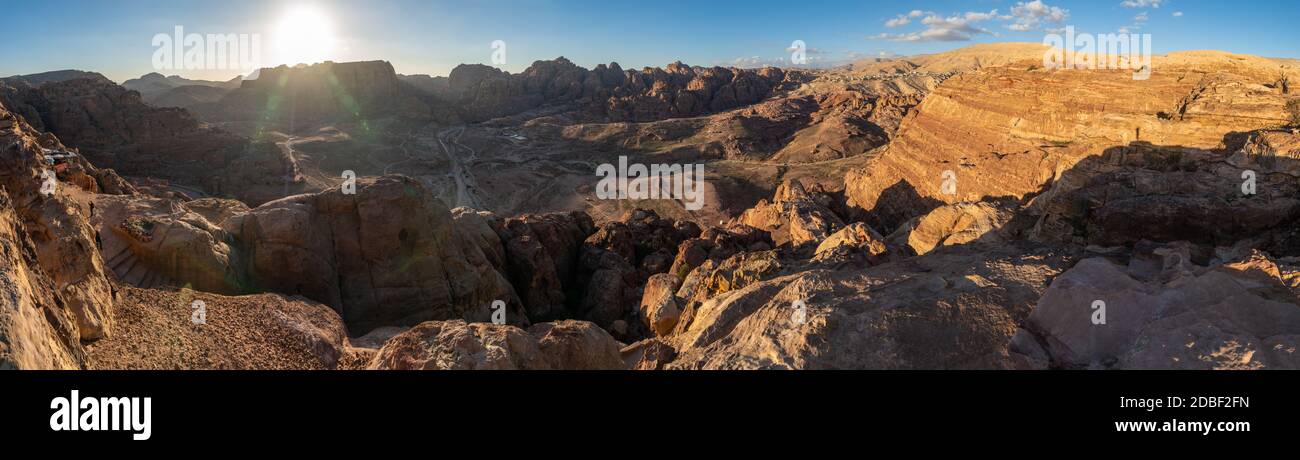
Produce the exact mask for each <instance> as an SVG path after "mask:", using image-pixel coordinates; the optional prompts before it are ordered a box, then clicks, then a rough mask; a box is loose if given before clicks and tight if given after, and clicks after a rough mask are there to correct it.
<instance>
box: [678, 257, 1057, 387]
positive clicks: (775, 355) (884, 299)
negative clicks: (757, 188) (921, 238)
mask: <svg viewBox="0 0 1300 460" xmlns="http://www.w3.org/2000/svg"><path fill="white" fill-rule="evenodd" d="M1068 261H1069V259H1068V257H1067V256H1065V255H1064V254H1062V253H1061V252H1060V251H1057V250H1053V249H1051V248H1045V247H1034V246H1021V245H1003V246H983V247H978V248H973V247H959V248H945V249H942V250H939V251H935V252H932V253H930V254H927V255H925V256H921V257H915V258H910V259H906V260H904V261H900V262H891V263H886V264H882V265H878V266H874V267H869V268H865V269H848V270H825V269H815V268H814V269H810V270H806V271H801V270H798V269H797V268H794V267H787V268H785V269H783V271H782V272H779V273H776V274H769V275H765V276H761V277H759V279H758V280H757V281H751V282H748V283H745V284H742V283H737V284H736V286H738V287H736V288H734V289H725V290H720V291H719V293H718V294H712V295H705V296H704V298H707V300H705V301H703V302H701V303H699V305H698V306H697V307H695V308H694V312H693V313H691V314H690V317H689V318H687V315H683V318H682V320H681V321H680V322H679V324H678V328H677V331H675V333H674V335H672V336H671V337H669V338H668V342H669V343H670V344H672V345H673V347H674V348H675V349H676V350H677V351H678V355H677V357H676V359H674V360H673V361H672V362H671V363H669V365H668V368H672V369H757V368H765V369H766V368H779V369H827V368H836V369H904V368H906V369H917V368H920V369H956V368H1021V367H1031V365H1030V363H1029V362H1028V361H1027V360H1025V359H1023V358H1022V357H1020V356H1017V355H1013V354H1011V353H1010V352H1009V345H1008V343H1009V342H1010V340H1011V337H1012V335H1013V334H1014V333H1015V332H1016V327H1017V325H1018V324H1020V323H1021V322H1023V321H1024V320H1025V319H1026V318H1027V317H1028V316H1029V314H1030V312H1031V311H1032V309H1033V306H1034V304H1035V303H1036V302H1037V301H1038V299H1039V297H1040V295H1041V294H1042V292H1043V291H1044V290H1046V289H1047V284H1048V283H1049V281H1050V280H1051V278H1052V277H1054V276H1056V275H1057V274H1059V273H1060V272H1061V271H1062V270H1064V269H1065V268H1066V267H1067V266H1068ZM791 272H793V274H788V275H782V274H780V273H791ZM773 275H775V276H773ZM706 292H707V291H706Z"/></svg>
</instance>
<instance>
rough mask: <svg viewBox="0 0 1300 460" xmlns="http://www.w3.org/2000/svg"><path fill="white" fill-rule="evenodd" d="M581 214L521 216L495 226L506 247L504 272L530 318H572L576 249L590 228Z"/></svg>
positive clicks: (575, 298) (587, 218)
mask: <svg viewBox="0 0 1300 460" xmlns="http://www.w3.org/2000/svg"><path fill="white" fill-rule="evenodd" d="M593 227H594V225H593V224H592V222H591V217H590V216H587V215H586V214H585V213H577V212H575V213H567V214H558V213H557V214H544V215H523V216H520V217H512V218H508V219H505V220H503V221H500V222H499V223H497V224H496V226H495V227H494V230H496V233H497V235H498V236H499V237H500V239H501V244H502V245H503V246H504V249H505V274H506V277H507V278H508V279H509V280H510V284H511V285H513V286H514V287H515V291H516V292H518V294H519V299H520V300H521V301H522V302H523V305H524V308H525V310H526V312H527V315H528V318H530V319H532V320H533V321H547V320H552V319H562V318H566V317H571V315H572V311H573V310H575V309H573V308H570V305H571V304H576V303H577V295H578V294H579V293H580V292H581V289H580V287H579V284H578V280H577V272H578V262H579V261H578V258H579V256H580V255H579V248H580V246H581V245H582V241H583V240H585V239H586V238H587V236H588V235H590V234H592V232H594V231H595V230H594V228H593Z"/></svg>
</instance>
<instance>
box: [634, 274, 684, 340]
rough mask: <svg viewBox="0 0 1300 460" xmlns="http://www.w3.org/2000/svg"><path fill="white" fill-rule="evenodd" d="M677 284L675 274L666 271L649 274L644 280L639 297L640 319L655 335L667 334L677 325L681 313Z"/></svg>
mask: <svg viewBox="0 0 1300 460" xmlns="http://www.w3.org/2000/svg"><path fill="white" fill-rule="evenodd" d="M678 284H679V280H678V279H677V276H676V275H671V274H667V273H661V274H658V275H654V276H651V277H650V280H649V281H647V282H646V285H645V294H644V296H643V297H642V298H641V320H642V321H643V322H644V323H645V324H646V325H647V326H649V327H650V330H651V331H654V333H655V335H658V336H665V335H668V334H670V333H672V331H673V327H675V326H677V320H678V319H679V318H680V317H681V314H682V312H681V308H680V307H678V305H677V298H676V295H677V288H678V287H680V286H679V285H678Z"/></svg>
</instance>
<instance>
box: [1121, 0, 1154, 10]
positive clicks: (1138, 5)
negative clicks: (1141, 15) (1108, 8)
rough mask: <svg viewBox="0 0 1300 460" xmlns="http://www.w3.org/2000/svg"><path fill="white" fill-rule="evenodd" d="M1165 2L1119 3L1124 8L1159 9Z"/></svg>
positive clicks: (1134, 1) (1139, 1)
mask: <svg viewBox="0 0 1300 460" xmlns="http://www.w3.org/2000/svg"><path fill="white" fill-rule="evenodd" d="M1164 2H1165V0H1124V2H1122V3H1120V5H1122V6H1123V7H1125V8H1160V4H1161V3H1164Z"/></svg>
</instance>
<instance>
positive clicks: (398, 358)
mask: <svg viewBox="0 0 1300 460" xmlns="http://www.w3.org/2000/svg"><path fill="white" fill-rule="evenodd" d="M620 348H621V346H620V344H619V343H618V342H617V341H615V340H614V338H613V337H610V335H609V333H607V332H605V331H604V330H603V329H601V328H599V327H597V326H596V325H594V324H591V323H588V322H584V321H559V322H555V323H540V324H534V325H532V326H530V327H529V328H528V329H527V330H525V329H520V328H518V327H515V326H507V325H496V324H490V323H465V322H464V321H429V322H425V323H421V324H420V325H418V326H416V327H413V328H411V329H410V330H408V331H406V332H403V333H401V334H398V335H396V336H394V337H393V338H391V339H389V340H388V341H387V342H386V343H385V344H384V346H383V348H381V349H380V350H379V353H378V354H377V355H376V356H375V357H374V360H372V361H371V362H370V364H369V366H368V367H369V368H370V369H393V370H474V369H478V370H483V369H498V370H507V369H536V370H590V369H622V368H623V367H624V363H623V359H622V357H621V356H620V355H619V349H620Z"/></svg>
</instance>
